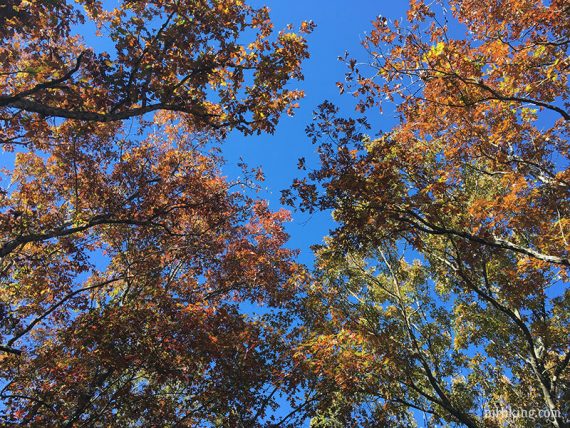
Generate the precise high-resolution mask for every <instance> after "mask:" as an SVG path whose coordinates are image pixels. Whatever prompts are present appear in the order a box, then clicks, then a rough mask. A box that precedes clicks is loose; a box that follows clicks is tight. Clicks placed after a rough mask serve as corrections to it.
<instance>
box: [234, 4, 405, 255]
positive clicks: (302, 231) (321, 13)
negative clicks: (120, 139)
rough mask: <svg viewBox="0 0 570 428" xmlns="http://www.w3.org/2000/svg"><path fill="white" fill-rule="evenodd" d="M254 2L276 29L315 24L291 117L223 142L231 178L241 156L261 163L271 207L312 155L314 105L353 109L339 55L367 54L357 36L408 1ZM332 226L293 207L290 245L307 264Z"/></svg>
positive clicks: (386, 120)
mask: <svg viewBox="0 0 570 428" xmlns="http://www.w3.org/2000/svg"><path fill="white" fill-rule="evenodd" d="M250 3H251V4H253V5H255V6H257V5H262V4H265V5H267V6H268V7H269V8H270V9H271V18H272V20H273V22H274V24H275V27H276V29H280V28H284V27H285V26H286V25H287V24H289V23H291V24H293V25H295V26H298V25H299V24H300V23H301V22H302V21H306V20H312V21H314V22H315V23H316V24H317V28H316V29H315V31H314V32H313V33H312V34H311V35H310V36H309V47H310V52H311V59H310V60H308V61H306V62H305V64H304V67H303V70H304V74H305V80H304V81H303V82H300V83H297V82H294V83H293V84H292V85H291V86H292V87H296V88H301V89H303V90H305V92H306V97H305V98H304V99H303V100H301V103H300V105H301V106H300V109H298V110H297V112H296V114H295V116H294V117H287V116H285V117H283V119H282V121H281V122H280V124H279V126H278V127H277V131H276V132H275V134H274V135H262V136H260V137H243V136H241V135H239V134H237V133H236V134H232V135H231V136H230V138H229V139H228V141H227V142H226V143H225V144H224V155H225V157H226V159H227V160H228V164H227V166H226V168H225V173H226V174H227V175H228V177H229V178H230V179H232V178H235V177H236V174H237V173H238V172H237V171H238V169H237V168H235V164H236V163H237V162H238V161H239V158H240V157H243V159H244V161H245V162H246V163H247V164H248V165H249V166H251V167H254V166H261V167H262V168H263V171H264V173H265V177H266V181H265V183H263V184H264V187H265V188H266V191H264V192H262V193H261V194H260V195H259V196H260V197H262V198H264V199H268V200H269V201H270V206H271V208H272V209H274V210H276V209H279V208H280V207H281V204H280V202H279V198H280V195H281V193H280V191H281V190H283V189H285V188H287V187H288V186H289V185H290V184H291V182H292V181H293V179H294V178H295V177H296V176H297V174H298V171H297V160H298V159H299V158H300V157H305V158H306V159H307V163H308V164H310V163H311V160H315V159H316V158H317V156H316V152H315V150H316V147H314V146H312V145H311V143H310V142H309V140H308V138H307V137H306V136H305V127H306V126H307V125H308V124H309V123H311V120H312V116H313V115H312V113H313V111H314V110H315V108H316V107H317V106H318V105H319V104H320V103H322V102H323V101H325V100H331V101H334V102H335V103H337V104H339V105H340V106H341V107H343V113H344V114H347V115H349V114H351V113H352V112H353V98H352V97H351V96H350V95H345V96H343V97H339V94H338V88H337V87H336V82H338V81H341V80H343V79H344V74H345V72H346V71H347V69H346V66H345V65H344V64H343V63H342V62H340V61H339V60H338V57H339V56H341V55H343V54H344V52H345V51H349V52H350V53H351V54H352V55H353V56H354V57H356V58H359V59H363V60H364V59H366V52H364V50H363V49H362V48H361V46H360V41H361V40H362V37H363V35H364V33H365V32H366V31H367V30H369V29H370V28H371V27H372V24H371V22H372V20H373V19H374V18H375V17H376V16H378V15H382V16H385V17H387V18H389V19H396V18H401V17H403V16H404V14H405V11H406V9H407V6H408V2H407V1H402V0H398V1H378V0H358V1H353V2H347V1H341V0H328V1H325V0H287V1H284V0H265V1H262V0H255V1H253V2H250ZM381 123H382V125H383V126H382V128H383V129H387V128H389V127H390V125H392V124H394V119H393V118H392V117H391V116H390V114H388V113H384V115H383V117H382V122H381ZM331 226H332V220H331V218H330V214H329V213H323V214H314V215H306V214H303V213H300V212H293V221H292V222H291V223H290V224H289V225H288V228H287V229H288V232H289V233H290V235H291V240H290V242H289V246H290V247H291V248H298V249H300V250H301V256H300V261H301V262H303V263H307V264H311V262H312V260H313V258H312V254H311V251H310V249H309V246H310V245H312V244H316V243H320V242H322V239H323V237H324V236H326V235H327V232H328V230H329V229H330V228H331Z"/></svg>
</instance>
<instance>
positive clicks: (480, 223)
mask: <svg viewBox="0 0 570 428" xmlns="http://www.w3.org/2000/svg"><path fill="white" fill-rule="evenodd" d="M568 12H569V8H568V4H567V2H564V1H550V2H542V1H539V0H504V1H493V2H481V1H467V0H464V1H460V0H450V1H448V2H432V4H431V5H427V4H425V3H424V2H423V1H419V0H414V1H412V2H411V6H410V9H409V12H408V15H407V19H406V20H405V21H403V22H399V21H388V20H387V19H385V18H383V17H379V18H377V19H376V20H375V21H374V22H373V29H372V31H371V32H370V33H368V34H367V35H366V37H365V39H364V42H363V45H364V47H365V48H366V50H367V51H368V52H369V54H370V58H369V61H365V62H364V63H362V62H358V61H357V60H353V59H350V58H349V57H347V58H346V61H347V64H348V67H349V68H350V70H349V72H348V74H347V78H346V80H345V82H342V83H339V88H340V89H341V92H342V91H345V92H348V93H351V94H353V95H355V96H356V97H357V99H358V110H360V112H362V113H366V117H365V118H361V119H345V118H343V117H342V116H341V115H340V113H339V111H338V109H337V108H336V107H335V106H334V105H332V104H331V103H325V104H323V105H322V106H321V108H320V110H319V111H318V112H317V114H316V117H315V120H316V124H313V125H311V126H310V127H309V129H308V133H309V136H310V137H311V138H312V139H313V141H314V143H316V144H318V150H319V153H320V157H321V166H320V168H318V169H316V170H313V171H311V172H310V173H309V174H308V176H307V177H304V178H300V179H299V180H297V181H296V182H295V184H294V186H293V189H292V190H290V191H287V192H285V193H284V199H285V200H287V201H288V202H290V203H294V199H295V198H296V197H300V202H299V204H300V206H301V208H303V209H308V210H314V209H332V210H333V216H334V218H335V220H336V221H337V222H338V227H337V228H336V229H335V230H334V231H332V232H331V236H330V237H329V238H327V242H326V245H324V246H322V247H320V248H319V249H318V250H317V256H318V276H317V279H316V282H315V285H314V286H313V288H312V292H311V293H310V295H309V297H308V299H307V322H308V323H309V326H312V333H311V335H310V336H309V338H308V339H307V343H306V344H305V348H304V349H303V350H302V351H300V352H299V358H301V359H303V358H305V359H306V363H307V365H308V366H309V367H311V368H312V369H313V371H314V373H316V374H317V375H318V376H320V379H321V390H322V391H328V398H327V399H323V400H321V409H322V410H321V412H320V415H319V416H318V417H317V418H315V420H314V425H315V426H337V425H338V426H352V425H358V426H410V425H413V424H414V420H415V421H417V420H418V417H422V416H421V415H422V414H423V417H424V418H425V420H427V421H431V422H430V425H431V423H446V424H450V425H460V426H469V427H482V426H521V427H522V426H529V427H531V426H532V427H534V426H554V427H562V426H568V423H569V417H570V408H569V407H568V403H569V402H570V395H569V394H570V389H569V387H570V370H569V367H568V366H569V362H570V349H569V347H568V344H569V343H570V340H569V339H570V329H569V304H570V300H569V298H570V290H569V289H568V285H567V280H568V267H569V266H570V256H569V252H570V246H569V244H568V242H569V241H568V240H569V234H570V220H569V205H568V191H569V186H570V182H569V177H570V176H569V174H570V172H569V170H568V123H569V120H568V119H569V113H568V107H569V103H568V81H567V72H568V67H569V65H570V63H569V59H568V55H567V53H568V43H569V37H570V33H569V32H570V27H569V21H568V19H567V16H568ZM388 105H395V106H396V109H395V111H396V114H397V115H398V117H399V124H398V125H397V126H395V127H393V128H392V129H390V130H389V131H388V132H385V133H380V134H376V133H374V132H372V131H371V128H372V125H370V124H371V123H377V122H378V120H377V117H378V109H382V108H384V111H385V112H390V108H388V107H387V106H388ZM366 119H367V120H366ZM413 259H415V260H413ZM325 396H327V395H325ZM509 408H511V409H514V410H515V411H516V410H524V411H527V412H528V411H531V410H533V409H534V411H535V412H538V411H539V410H546V411H549V412H550V414H549V416H547V415H545V416H544V417H542V418H536V419H532V418H527V419H524V418H521V419H517V420H516V421H513V420H508V415H506V416H507V419H501V417H504V416H505V413H502V414H501V413H500V412H499V413H498V416H497V414H493V413H492V412H487V413H484V409H491V410H492V409H509ZM507 413H508V412H507ZM501 415H502V416H501ZM543 415H544V413H543ZM335 423H336V424H337V425H334V424H335Z"/></svg>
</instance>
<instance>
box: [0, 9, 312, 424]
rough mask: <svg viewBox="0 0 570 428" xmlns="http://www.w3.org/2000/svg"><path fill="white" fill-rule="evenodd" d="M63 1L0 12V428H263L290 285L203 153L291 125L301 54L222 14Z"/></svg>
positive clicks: (275, 237)
mask: <svg viewBox="0 0 570 428" xmlns="http://www.w3.org/2000/svg"><path fill="white" fill-rule="evenodd" d="M75 3H77V4H73V2H65V1H63V0H51V1H26V0H21V1H19V0H10V1H8V2H3V3H2V5H1V6H0V20H1V21H0V37H1V44H0V61H1V63H2V72H1V73H0V88H1V90H0V120H1V121H2V127H1V128H0V140H1V143H2V145H3V148H4V150H5V151H6V152H8V151H15V153H14V155H13V156H14V161H13V164H12V165H8V163H9V162H8V161H6V162H7V163H6V164H4V165H3V166H6V168H4V169H3V172H2V180H3V188H2V192H1V195H0V198H1V199H0V205H1V208H0V236H1V244H0V257H1V259H0V270H1V277H0V278H1V279H0V281H1V287H0V344H1V346H0V351H1V352H0V377H1V378H2V385H1V392H0V397H1V398H2V402H3V404H2V412H1V413H2V419H3V424H6V425H11V424H18V425H22V426H54V425H57V426H69V427H71V426H99V425H101V426H103V425H105V426H111V425H112V426H139V425H140V426H208V425H216V426H231V427H235V426H247V427H250V426H262V425H264V424H266V423H267V424H268V423H269V422H268V421H269V420H270V417H271V414H272V409H274V408H275V406H277V402H278V400H279V397H282V396H286V397H290V398H291V399H294V396H295V394H296V391H297V388H298V387H299V385H300V384H301V381H302V379H301V378H300V377H299V370H298V368H297V367H296V366H295V365H294V363H293V360H292V359H291V358H290V356H288V350H289V349H290V348H291V345H290V342H292V341H294V340H295V338H296V334H297V333H296V330H295V329H294V328H293V325H292V315H291V313H292V311H290V312H287V311H284V310H286V309H288V308H289V309H292V308H294V307H295V305H296V299H297V297H296V296H297V293H298V291H299V290H300V289H301V287H302V286H303V282H304V279H303V278H304V275H305V274H304V272H303V269H302V268H301V267H300V266H299V265H298V264H296V263H295V261H294V257H295V253H294V252H293V251H291V250H288V249H285V248H283V245H284V243H285V241H286V239H287V235H286V234H285V232H284V230H283V222H284V221H286V220H287V213H286V212H285V211H279V212H271V211H270V210H269V209H268V206H267V204H266V203H265V202H263V201H258V200H256V199H255V197H254V196H248V195H249V194H251V192H247V191H246V190H247V187H248V186H250V185H251V183H250V181H249V179H248V181H247V182H241V183H240V182H230V181H228V180H226V179H225V178H224V177H223V176H222V175H221V172H220V165H221V162H222V159H221V158H220V156H219V153H218V147H219V142H220V141H221V139H222V138H223V137H224V135H226V134H227V132H229V131H230V130H232V129H236V130H239V131H241V132H243V133H245V134H250V133H254V132H255V133H259V132H265V131H269V132H271V131H272V130H273V128H274V126H275V125H276V123H277V121H278V119H279V116H280V114H281V113H282V112H284V111H289V112H291V109H292V108H294V107H295V100H296V99H298V98H299V97H300V96H301V95H302V94H301V92H299V91H295V90H289V89H285V88H284V87H285V84H286V83H287V82H289V81H290V80H291V79H300V78H302V75H301V72H300V63H301V61H302V60H303V59H304V58H306V57H307V46H306V42H305V40H304V39H303V38H302V37H301V36H299V35H297V34H295V33H293V32H291V31H283V32H280V33H279V34H278V35H277V36H276V37H274V34H273V31H272V25H271V22H270V21H269V17H268V11H267V9H265V8H261V9H253V8H251V7H249V6H247V5H245V4H244V2H243V1H241V0H228V1H226V0H224V1H219V0H212V1H190V0H188V1H186V0H178V1H172V2H170V1H169V2H164V1H159V0H155V1H151V0H149V1H137V2H131V1H124V2H121V3H120V5H119V6H118V7H117V8H116V9H114V10H111V11H109V10H105V9H104V8H103V6H102V2H99V1H80V2H75ZM95 29H97V32H98V34H99V37H101V38H102V39H101V40H103V41H102V42H100V43H97V45H100V46H109V49H108V51H106V52H96V51H95V50H94V49H93V48H90V47H89V46H88V45H87V42H86V40H84V39H83V38H82V37H80V36H79V35H77V33H78V32H87V31H95ZM310 30H311V25H310V24H303V27H302V29H301V31H303V32H308V31H310ZM248 38H249V39H250V40H248ZM127 119H130V120H127ZM6 156H8V155H6ZM8 159H9V157H8ZM244 186H245V187H244ZM244 303H251V304H255V305H264V306H266V307H267V308H268V309H269V310H266V311H264V313H265V315H259V316H253V315H247V314H245V313H244V311H243V310H242V304H244ZM293 405H294V406H296V405H295V404H294V403H293ZM295 418H296V413H295V409H294V410H293V412H292V413H291V415H290V416H289V417H288V418H287V419H286V420H284V421H282V425H284V426H286V425H288V424H293V425H294V424H295Z"/></svg>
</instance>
